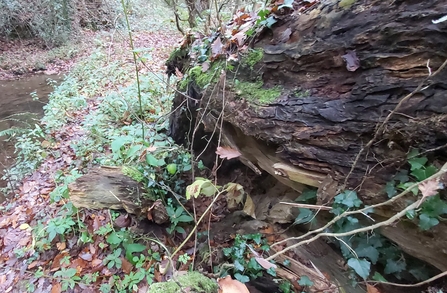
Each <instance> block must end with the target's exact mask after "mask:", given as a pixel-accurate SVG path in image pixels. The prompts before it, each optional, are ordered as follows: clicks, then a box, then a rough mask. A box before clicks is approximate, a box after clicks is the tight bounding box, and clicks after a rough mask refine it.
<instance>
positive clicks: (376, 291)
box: [366, 284, 380, 293]
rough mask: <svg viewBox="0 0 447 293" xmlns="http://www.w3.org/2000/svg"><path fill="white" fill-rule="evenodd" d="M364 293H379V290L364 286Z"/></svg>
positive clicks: (367, 285) (368, 285)
mask: <svg viewBox="0 0 447 293" xmlns="http://www.w3.org/2000/svg"><path fill="white" fill-rule="evenodd" d="M366 292H368V293H380V291H379V289H377V288H376V287H374V286H372V285H370V284H366Z"/></svg>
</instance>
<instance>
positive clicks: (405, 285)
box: [368, 271, 447, 287]
mask: <svg viewBox="0 0 447 293" xmlns="http://www.w3.org/2000/svg"><path fill="white" fill-rule="evenodd" d="M444 276H447V271H446V272H443V273H440V274H437V275H436V276H434V277H431V278H430V279H428V280H425V281H422V282H419V283H416V284H399V283H391V282H382V281H377V282H368V283H374V284H383V285H390V286H399V287H419V286H422V285H425V284H428V283H430V282H433V281H435V280H437V279H439V278H442V277H444Z"/></svg>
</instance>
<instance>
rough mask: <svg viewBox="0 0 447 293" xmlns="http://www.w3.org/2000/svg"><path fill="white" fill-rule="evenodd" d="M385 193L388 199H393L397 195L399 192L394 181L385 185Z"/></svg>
mask: <svg viewBox="0 0 447 293" xmlns="http://www.w3.org/2000/svg"><path fill="white" fill-rule="evenodd" d="M385 192H386V194H387V195H388V198H392V197H393V196H395V195H396V193H397V190H396V187H395V186H394V181H390V182H388V183H387V184H386V185H385Z"/></svg>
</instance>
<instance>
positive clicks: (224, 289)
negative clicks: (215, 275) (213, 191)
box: [217, 276, 250, 293]
mask: <svg viewBox="0 0 447 293" xmlns="http://www.w3.org/2000/svg"><path fill="white" fill-rule="evenodd" d="M217 283H218V284H219V293H250V291H248V289H247V286H245V285H244V284H243V283H241V282H239V281H238V280H233V279H231V277H230V276H226V277H225V278H221V279H217Z"/></svg>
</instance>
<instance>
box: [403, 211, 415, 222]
mask: <svg viewBox="0 0 447 293" xmlns="http://www.w3.org/2000/svg"><path fill="white" fill-rule="evenodd" d="M405 215H406V216H407V218H408V219H410V220H413V219H414V218H415V217H416V211H415V210H409V211H407V212H406V213H405Z"/></svg>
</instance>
